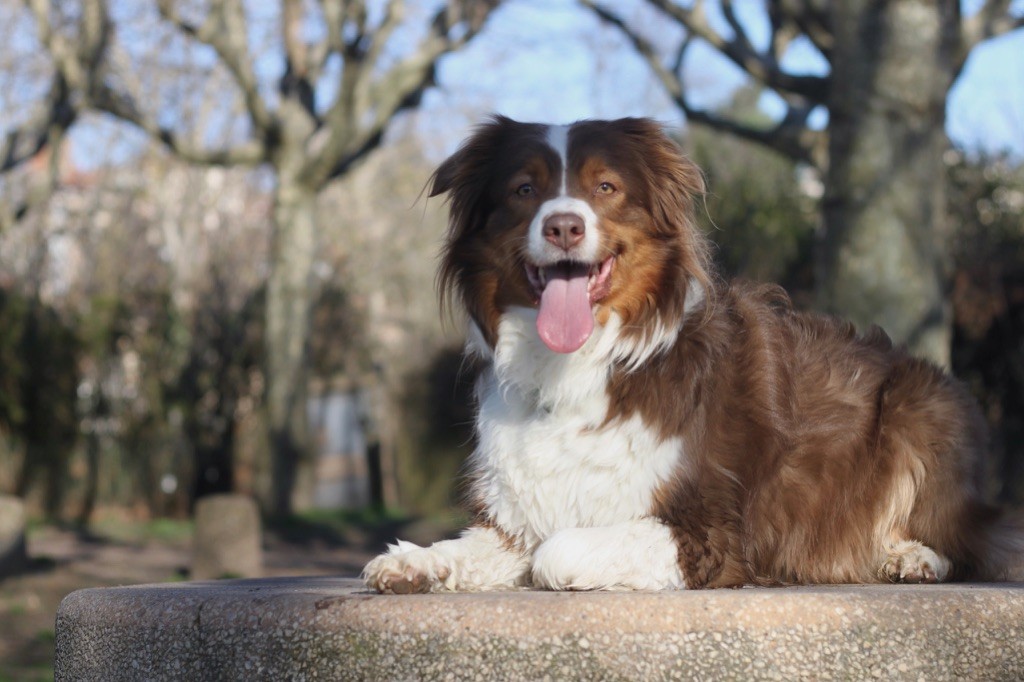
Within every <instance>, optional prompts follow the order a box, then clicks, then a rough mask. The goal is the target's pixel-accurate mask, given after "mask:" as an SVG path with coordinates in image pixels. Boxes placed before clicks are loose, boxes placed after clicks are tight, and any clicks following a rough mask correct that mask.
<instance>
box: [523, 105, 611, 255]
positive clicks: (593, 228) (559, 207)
mask: <svg viewBox="0 0 1024 682" xmlns="http://www.w3.org/2000/svg"><path fill="white" fill-rule="evenodd" d="M570 128H572V126H571V125H562V126H548V131H547V136H546V141H547V143H548V145H550V147H551V148H552V149H553V150H554V151H555V153H556V154H558V158H559V159H560V160H561V163H562V169H561V174H562V175H561V183H560V184H559V189H558V194H557V195H556V196H555V197H554V198H552V199H548V200H547V201H545V202H544V203H543V204H541V205H540V208H538V209H537V213H536V215H534V216H533V221H532V222H531V223H530V231H529V235H528V239H527V250H528V253H529V256H530V260H532V261H533V263H534V265H539V266H544V265H551V264H554V263H557V262H559V261H562V260H566V256H567V255H568V256H569V257H570V258H571V259H572V260H575V261H579V262H581V263H595V262H597V261H598V259H599V258H598V256H599V253H600V236H599V233H598V225H597V214H596V213H594V209H593V208H591V206H590V204H588V203H587V202H586V201H585V200H583V199H579V198H576V197H570V196H569V195H568V182H567V178H568V176H569V129H570ZM556 213H575V214H576V215H578V216H580V217H581V218H582V219H583V226H584V229H585V232H584V235H585V236H584V238H583V241H582V242H581V243H580V244H579V245H577V246H576V247H575V248H574V249H573V250H572V253H571V254H566V252H565V251H562V250H561V249H559V248H558V247H556V246H553V245H552V244H550V243H549V242H548V241H547V240H546V239H545V238H544V221H545V220H547V219H548V217H549V216H552V215H554V214H556Z"/></svg>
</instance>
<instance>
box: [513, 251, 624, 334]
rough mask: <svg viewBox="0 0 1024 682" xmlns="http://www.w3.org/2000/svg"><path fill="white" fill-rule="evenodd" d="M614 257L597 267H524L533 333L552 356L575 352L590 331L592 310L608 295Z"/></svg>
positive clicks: (575, 264) (561, 263)
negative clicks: (534, 306) (532, 303)
mask: <svg viewBox="0 0 1024 682" xmlns="http://www.w3.org/2000/svg"><path fill="white" fill-rule="evenodd" d="M614 269H615V256H609V257H608V258H606V259H604V260H603V261H601V262H599V263H579V262H576V261H568V260H566V261H559V262H557V263H554V264H552V265H544V266H537V265H533V264H530V263H527V265H526V277H527V278H528V279H529V281H530V286H531V287H532V288H533V293H534V295H535V296H536V297H537V302H538V306H539V309H538V311H537V333H538V334H540V338H541V340H542V341H543V342H544V344H545V345H546V346H547V347H548V348H550V349H551V350H553V351H555V352H556V353H572V352H574V351H576V350H579V349H580V347H582V346H583V344H584V343H586V342H587V339H589V338H590V335H591V334H592V333H593V331H594V312H593V306H594V304H595V303H597V302H598V301H600V300H602V299H603V298H604V297H605V296H607V295H608V293H609V292H610V291H611V275H612V270H614Z"/></svg>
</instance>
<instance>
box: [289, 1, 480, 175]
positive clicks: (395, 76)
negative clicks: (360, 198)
mask: <svg viewBox="0 0 1024 682" xmlns="http://www.w3.org/2000/svg"><path fill="white" fill-rule="evenodd" d="M495 6H497V0H456V1H453V2H450V3H448V4H447V5H446V6H445V7H442V8H441V9H440V10H438V12H437V13H436V14H435V15H434V18H433V20H432V21H431V25H430V32H429V33H428V35H427V37H426V38H424V39H423V41H422V42H421V43H420V45H419V47H418V49H417V50H416V51H415V52H413V53H412V54H410V55H408V56H406V57H405V58H404V59H402V60H401V61H399V62H398V63H397V64H395V65H394V66H392V67H391V68H390V69H389V70H388V72H387V73H386V74H385V75H384V76H383V77H382V78H380V79H379V80H377V81H371V80H370V78H369V75H370V74H371V73H372V69H373V68H374V66H375V65H376V63H377V61H378V60H379V56H380V55H381V54H382V51H383V50H384V49H385V45H386V43H387V40H388V39H389V37H390V35H391V33H392V32H393V31H394V29H395V27H397V26H398V24H399V23H400V21H401V19H402V10H403V7H404V3H402V2H400V1H398V0H392V2H390V3H389V5H388V8H387V12H386V14H385V18H384V20H383V23H382V25H381V26H380V27H379V28H378V30H377V31H376V32H375V34H374V36H373V42H372V44H371V45H369V46H368V47H367V49H366V51H365V53H363V54H360V53H358V52H352V51H350V52H349V53H347V54H350V55H352V56H355V57H361V59H352V57H351V56H350V57H349V60H346V68H345V69H343V72H342V78H343V79H345V80H344V81H343V82H342V83H341V84H340V85H341V87H340V91H339V95H338V100H337V101H336V102H335V103H334V105H332V107H331V109H330V110H329V112H328V113H327V115H326V116H325V122H326V123H327V125H326V126H325V130H324V131H321V132H322V134H318V136H317V138H318V139H314V140H313V146H314V147H315V149H314V150H310V151H311V152H312V154H313V155H314V156H315V160H314V162H313V163H312V164H311V165H310V167H309V170H308V174H307V175H308V176H309V178H310V179H311V180H312V181H313V182H314V183H316V182H321V181H326V180H327V179H329V178H334V177H338V176H340V175H342V174H343V173H344V172H345V171H346V170H347V169H348V168H350V167H351V166H352V164H353V163H355V162H356V161H358V160H359V159H361V158H363V157H364V156H365V155H366V154H367V153H368V152H369V151H371V150H373V149H374V148H376V147H377V146H378V145H379V144H380V140H381V139H382V137H383V133H384V130H385V128H386V127H387V125H388V124H389V123H390V122H391V120H392V119H393V118H394V117H395V115H396V114H398V113H399V112H400V111H403V110H405V109H408V108H410V107H414V106H416V105H417V104H418V103H419V101H420V99H421V98H422V96H423V93H424V91H425V90H426V89H427V88H428V87H429V86H430V85H432V84H433V83H434V75H435V68H436V64H437V60H438V59H439V58H440V57H442V56H443V55H445V54H448V53H450V52H453V51H455V50H457V49H458V48H460V47H462V46H463V45H465V44H466V43H467V42H468V41H469V40H471V39H472V38H473V37H474V36H475V35H476V34H477V33H478V32H479V31H480V29H481V28H482V27H483V25H484V22H485V21H486V20H487V17H488V16H490V13H491V11H492V10H493V9H494V7H495ZM365 119H369V120H370V122H369V123H368V124H365V125H360V122H361V121H363V120H365Z"/></svg>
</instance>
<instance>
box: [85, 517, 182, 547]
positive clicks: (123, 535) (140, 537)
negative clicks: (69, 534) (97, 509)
mask: <svg viewBox="0 0 1024 682" xmlns="http://www.w3.org/2000/svg"><path fill="white" fill-rule="evenodd" d="M194 526H195V524H194V523H193V522H192V521H191V520H189V519H184V520H182V519H152V520H149V521H123V520H113V519H105V520H102V521H96V522H94V523H91V524H89V527H88V531H89V532H91V533H94V534H95V535H98V536H100V537H101V538H103V539H106V540H112V541H114V542H131V543H144V542H146V541H150V540H153V541H158V542H172V543H176V542H185V541H187V540H189V539H191V537H192V532H193V529H194Z"/></svg>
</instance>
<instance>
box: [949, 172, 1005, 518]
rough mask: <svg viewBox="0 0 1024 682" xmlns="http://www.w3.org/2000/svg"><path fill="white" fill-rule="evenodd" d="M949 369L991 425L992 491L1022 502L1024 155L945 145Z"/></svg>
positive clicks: (999, 495) (1003, 497) (1001, 496)
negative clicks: (950, 260)
mask: <svg viewBox="0 0 1024 682" xmlns="http://www.w3.org/2000/svg"><path fill="white" fill-rule="evenodd" d="M947 156H948V157H949V164H948V165H949V173H950V185H951V191H950V204H949V206H950V212H951V215H952V218H953V224H954V226H955V230H956V231H955V233H954V244H953V257H954V270H955V274H954V278H953V289H952V292H951V298H952V302H953V309H954V314H955V319H956V328H955V330H954V332H955V333H954V337H953V369H954V373H955V374H956V375H957V376H958V377H960V378H961V379H963V380H964V381H966V382H967V384H968V385H969V386H970V388H971V390H972V392H973V393H974V394H975V395H976V396H977V397H978V400H979V401H980V402H981V406H982V409H983V410H984V412H985V416H986V418H987V420H988V422H989V425H990V427H991V431H992V443H991V446H990V450H991V452H992V457H993V462H992V464H993V467H992V468H993V473H994V474H995V480H994V481H993V486H992V490H990V492H991V493H992V494H994V495H997V496H998V497H999V498H1000V499H1001V500H1003V501H1006V502H1017V503H1020V502H1024V163H1022V162H1021V161H1020V160H1019V159H1018V160H1014V159H1010V158H1008V157H995V158H988V157H978V158H972V157H968V156H965V155H964V154H961V153H958V152H950V153H949V154H948V155H947Z"/></svg>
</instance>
